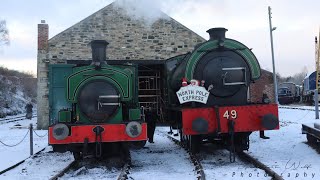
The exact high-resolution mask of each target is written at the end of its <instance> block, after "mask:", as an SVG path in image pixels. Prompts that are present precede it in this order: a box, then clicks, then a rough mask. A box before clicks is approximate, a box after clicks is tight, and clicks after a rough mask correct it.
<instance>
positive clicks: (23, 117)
mask: <svg viewBox="0 0 320 180" xmlns="http://www.w3.org/2000/svg"><path fill="white" fill-rule="evenodd" d="M32 117H37V114H36V113H34V114H32ZM26 119H27V118H26V115H25V114H24V115H19V116H15V117H6V118H2V119H0V124H5V123H10V122H16V121H21V120H26Z"/></svg>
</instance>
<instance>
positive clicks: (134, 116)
mask: <svg viewBox="0 0 320 180" xmlns="http://www.w3.org/2000/svg"><path fill="white" fill-rule="evenodd" d="M140 116H141V112H140V109H129V119H130V120H138V119H140Z"/></svg>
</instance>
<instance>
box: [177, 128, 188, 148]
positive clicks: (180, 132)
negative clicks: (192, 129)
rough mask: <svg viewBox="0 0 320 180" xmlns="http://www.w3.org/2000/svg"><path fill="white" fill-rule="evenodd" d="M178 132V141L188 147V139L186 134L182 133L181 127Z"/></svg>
mask: <svg viewBox="0 0 320 180" xmlns="http://www.w3.org/2000/svg"><path fill="white" fill-rule="evenodd" d="M179 134H180V141H181V142H182V144H183V146H185V147H187V148H189V147H188V145H189V140H188V136H187V135H184V134H183V133H182V129H179Z"/></svg>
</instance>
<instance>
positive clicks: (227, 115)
mask: <svg viewBox="0 0 320 180" xmlns="http://www.w3.org/2000/svg"><path fill="white" fill-rule="evenodd" d="M223 117H224V118H226V119H237V111H236V110H231V111H229V110H226V112H224V113H223Z"/></svg>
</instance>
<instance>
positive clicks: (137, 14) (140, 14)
mask: <svg viewBox="0 0 320 180" xmlns="http://www.w3.org/2000/svg"><path fill="white" fill-rule="evenodd" d="M114 5H115V7H118V8H121V9H123V10H124V11H125V12H126V14H127V15H128V16H129V17H131V18H132V19H134V20H137V21H140V22H142V23H143V24H144V25H145V26H146V27H151V26H152V24H153V23H155V22H156V21H157V20H160V19H169V17H168V16H167V15H166V14H164V13H163V12H162V11H161V10H160V6H161V4H160V3H159V2H158V1H150V0H117V1H115V2H114Z"/></svg>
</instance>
